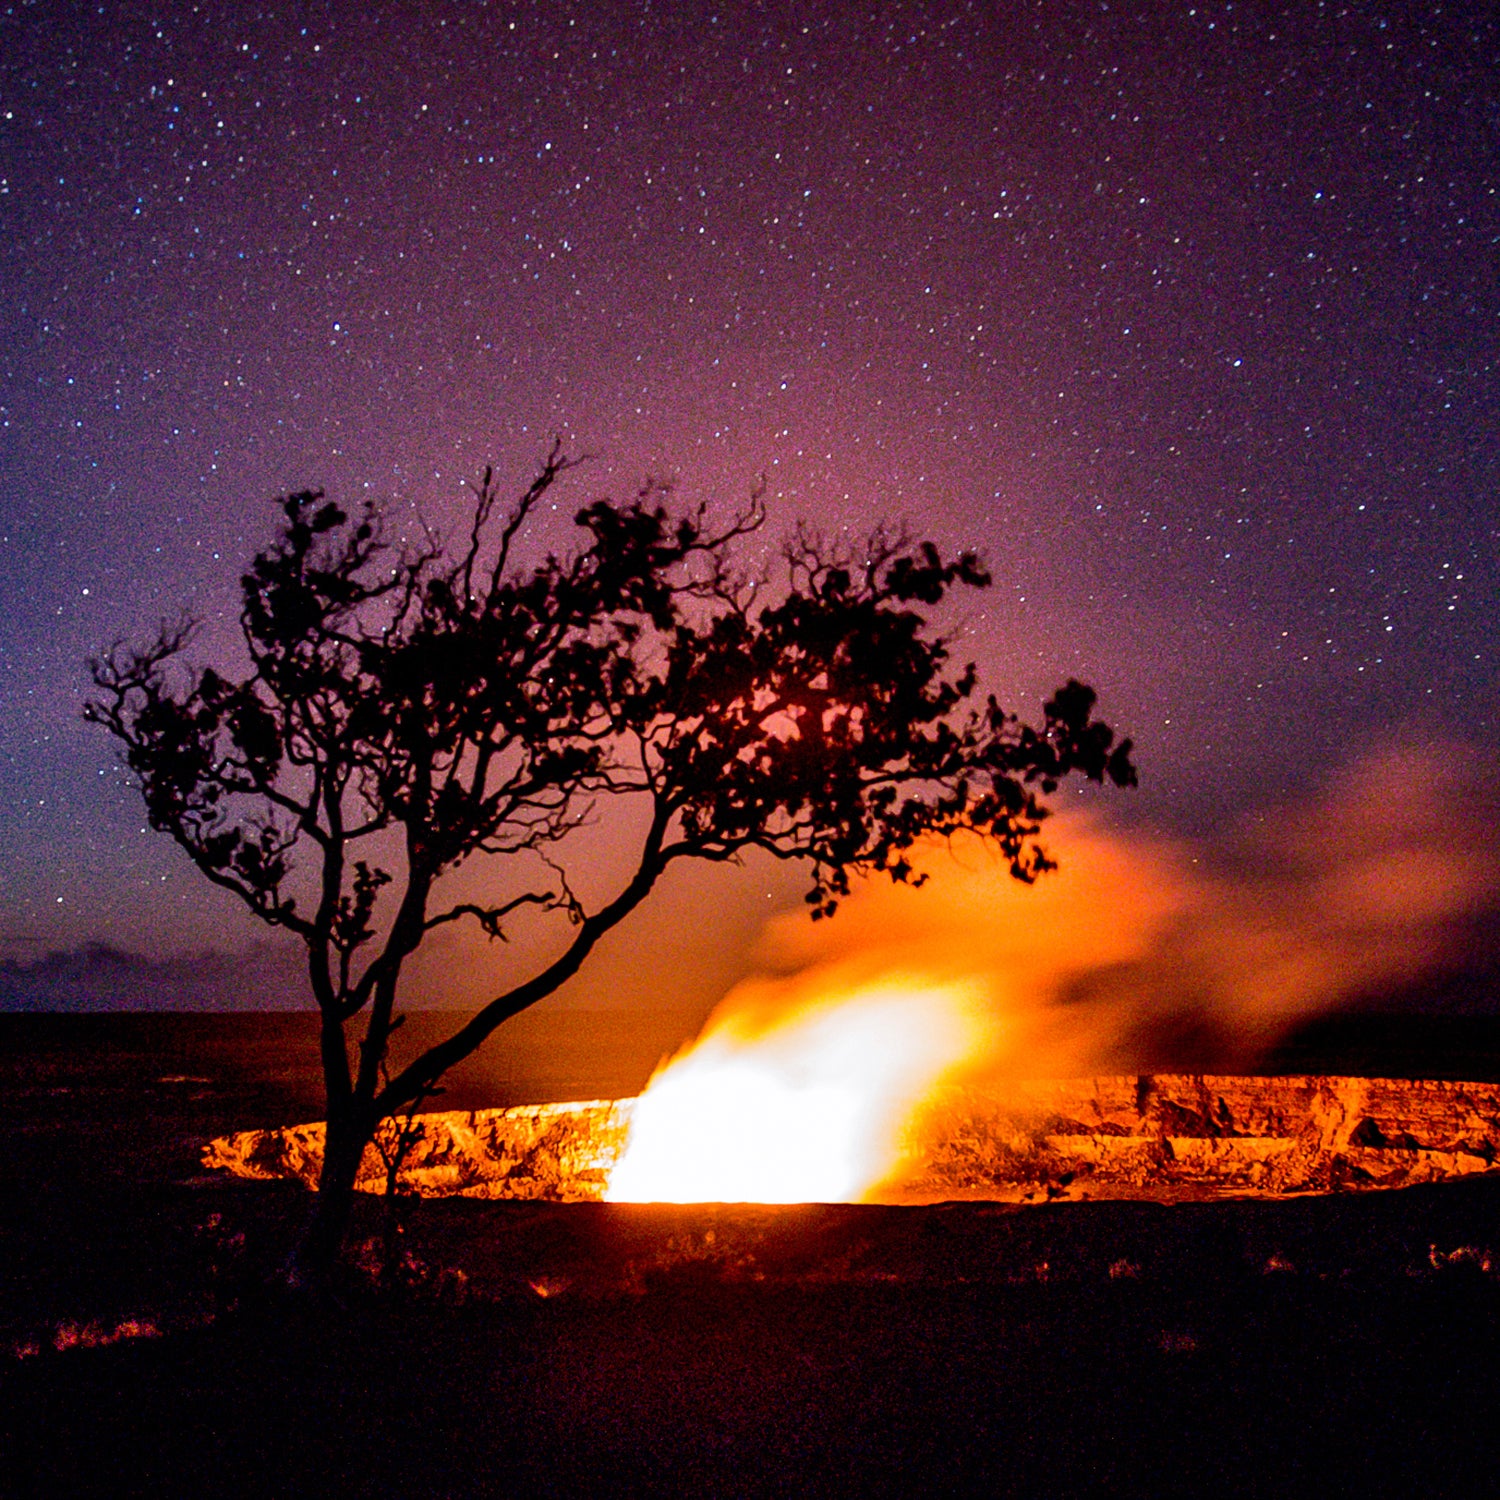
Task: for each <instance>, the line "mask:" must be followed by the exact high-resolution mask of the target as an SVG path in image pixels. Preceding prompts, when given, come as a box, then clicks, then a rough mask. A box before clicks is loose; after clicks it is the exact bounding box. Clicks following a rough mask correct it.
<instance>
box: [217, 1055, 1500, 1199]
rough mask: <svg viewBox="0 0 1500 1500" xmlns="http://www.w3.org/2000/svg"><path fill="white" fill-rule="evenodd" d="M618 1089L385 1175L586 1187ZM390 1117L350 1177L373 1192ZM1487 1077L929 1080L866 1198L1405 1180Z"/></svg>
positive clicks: (291, 1167) (1471, 1164) (488, 1124)
mask: <svg viewBox="0 0 1500 1500" xmlns="http://www.w3.org/2000/svg"><path fill="white" fill-rule="evenodd" d="M634 1105H635V1101H634V1100H633V1099H615V1100H589V1101H586V1102H582V1103H571V1104H539V1105H523V1106H520V1107H518V1108H512V1109H487V1110H473V1111H448V1112H445V1113H439V1114H429V1115H419V1116H416V1117H415V1118H414V1120H413V1121H412V1122H411V1126H410V1128H409V1129H408V1130H407V1131H406V1132H405V1134H406V1136H407V1142H406V1149H405V1152H404V1155H403V1156H402V1160H401V1166H400V1176H399V1184H400V1190H401V1191H405V1192H408V1193H413V1194H418V1195H421V1196H424V1197H447V1196H453V1195H459V1196H464V1197H473V1198H522V1199H546V1200H550V1201H555V1202H579V1201H588V1200H597V1199H599V1198H601V1197H602V1196H603V1194H604V1191H605V1187H606V1185H607V1183H608V1179H609V1173H610V1170H611V1168H612V1167H613V1166H614V1164H615V1162H616V1160H617V1159H618V1158H619V1155H620V1152H621V1151H622V1150H623V1148H624V1144H625V1140H626V1136H627V1133H628V1131H629V1126H630V1119H631V1115H632V1112H633V1109H634ZM395 1142H396V1130H395V1127H394V1125H393V1124H392V1123H391V1122H387V1126H386V1128H385V1131H384V1133H383V1136H382V1138H381V1140H379V1141H378V1142H377V1143H376V1144H375V1145H372V1146H371V1147H369V1148H368V1149H367V1150H366V1152H365V1158H364V1161H363V1163H362V1164H361V1169H360V1174H359V1179H358V1182H357V1184H356V1185H357V1186H358V1187H359V1188H360V1189H361V1190H362V1191H365V1192H374V1193H382V1192H384V1191H385V1190H386V1185H387V1181H388V1176H389V1159H390V1153H391V1150H392V1148H393V1146H394V1145H395ZM1497 1154H1500V1084H1491V1083H1447V1082H1434V1081H1429V1080H1415V1081H1411V1080H1399V1079H1389V1078H1343V1077H1308V1076H1302V1077H1284V1078H1257V1077H1229V1076H1212V1075H1207V1074H1193V1075H1166V1074H1157V1075H1149V1074H1142V1075H1139V1076H1134V1075H1127V1076H1120V1077H1106V1078H1087V1079H1072V1080H1062V1081H1051V1082H1024V1083H1023V1082H1016V1083H1007V1084H1005V1085H1004V1086H1003V1087H996V1088H989V1089H984V1090H979V1089H962V1090H960V1089H950V1090H945V1091H943V1092H941V1093H940V1094H938V1095H936V1096H935V1097H934V1099H933V1100H932V1101H930V1102H929V1104H928V1105H927V1106H926V1107H925V1108H924V1109H923V1110H922V1111H921V1112H920V1113H919V1114H918V1115H917V1117H916V1118H915V1119H914V1120H913V1121H912V1123H911V1124H910V1126H909V1127H908V1130H907V1132H906V1138H905V1141H904V1153H903V1158H902V1166H901V1168H900V1170H899V1171H898V1172H897V1173H895V1174H893V1176H892V1177H891V1178H890V1179H889V1180H888V1181H887V1182H886V1183H885V1184H884V1185H883V1186H882V1187H881V1188H880V1189H879V1190H877V1191H876V1192H874V1193H872V1194H870V1195H869V1196H870V1198H871V1199H872V1200H873V1201H876V1202H887V1203H923V1202H929V1203H930V1202H942V1201H948V1200H953V1199H979V1200H991V1201H1002V1202H1027V1201H1039V1200H1046V1199H1060V1198H1075V1199H1076V1198H1150V1199H1167V1200H1176V1199H1183V1198H1204V1197H1276V1196H1282V1195H1287V1194H1294V1193H1315V1192H1336V1191H1350V1190H1359V1189H1368V1188H1392V1187H1403V1186H1406V1185H1408V1184H1413V1183H1418V1182H1433V1181H1437V1180H1439V1179H1442V1178H1447V1177H1457V1176H1464V1175H1468V1174H1472V1173H1477V1172H1487V1171H1490V1170H1492V1169H1493V1167H1494V1164H1495V1161H1496V1157H1497ZM322 1156H323V1126H322V1124H310V1125H296V1126H290V1127H287V1128H285V1129H282V1130H262V1131H243V1132H240V1133H238V1134H236V1135H230V1136H221V1137H219V1138H217V1139H215V1140H213V1141H210V1142H209V1144H208V1145H207V1146H206V1147H205V1148H204V1152H203V1162H204V1165H205V1166H208V1167H215V1168H221V1169H224V1170H227V1171H229V1172H232V1173H234V1174H235V1175H236V1176H240V1177H248V1178H263V1179H264V1178H286V1177H295V1178H297V1179H299V1180H301V1181H302V1182H303V1183H305V1184H306V1185H307V1186H309V1187H314V1186H316V1184H317V1178H318V1171H319V1168H320V1166H321V1164H322Z"/></svg>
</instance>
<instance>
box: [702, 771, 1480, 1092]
mask: <svg viewBox="0 0 1500 1500" xmlns="http://www.w3.org/2000/svg"><path fill="white" fill-rule="evenodd" d="M1497 827H1500V789H1497V785H1496V778H1495V776H1494V774H1493V770H1492V769H1491V768H1490V767H1488V766H1487V765H1486V764H1485V763H1484V762H1482V761H1481V760H1480V759H1479V758H1477V757H1476V756H1474V755H1471V754H1469V753H1466V752H1464V751H1461V750H1458V749H1453V748H1448V749H1439V750H1435V749H1432V748H1430V747H1429V748H1422V749H1412V748H1395V749H1391V750H1388V751H1386V752H1385V753H1383V754H1380V755H1378V756H1374V757H1371V758H1368V759H1366V760H1364V761H1363V762H1361V763H1359V764H1358V765H1356V766H1354V767H1353V768H1352V769H1350V770H1348V771H1347V772H1346V773H1344V774H1343V775H1342V776H1341V777H1340V778H1338V779H1337V780H1336V781H1335V782H1334V783H1333V784H1331V785H1329V786H1328V787H1326V788H1325V789H1324V790H1323V792H1322V793H1321V794H1320V795H1318V796H1317V797H1315V798H1312V799H1309V800H1307V801H1306V802H1304V803H1302V804H1300V805H1288V806H1283V807H1279V808H1274V809H1270V810H1268V811H1265V812H1263V813H1262V814H1260V815H1259V816H1258V817H1257V818H1256V819H1254V820H1253V821H1252V822H1251V823H1249V824H1247V825H1245V826H1242V827H1239V828H1237V829H1235V830H1232V831H1231V832H1230V833H1229V834H1228V836H1227V837H1226V838H1225V839H1224V840H1222V841H1221V842H1219V843H1217V844H1215V845H1214V846H1212V847H1196V846H1192V845H1188V844H1186V843H1183V842H1180V841H1171V840H1167V839H1164V838H1153V837H1151V836H1149V835H1146V834H1143V833H1139V832H1122V831H1119V830H1111V829H1110V828H1109V827H1107V826H1106V825H1105V824H1104V823H1103V822H1102V821H1100V820H1097V819H1090V818H1087V817H1081V816H1063V817H1058V818H1056V819H1054V820H1053V821H1052V822H1051V823H1050V824H1049V825H1048V829H1047V833H1048V843H1049V847H1050V849H1051V851H1052V853H1053V854H1054V856H1055V857H1056V858H1057V860H1058V862H1059V865H1060V868H1059V869H1058V870H1057V871H1056V872H1054V873H1052V874H1050V875H1047V876H1044V877H1043V878H1042V879H1041V880H1039V881H1038V882H1037V883H1036V884H1035V885H1034V886H1029V887H1028V886H1023V885H1020V884H1018V883H1017V882H1015V881H1014V880H1012V879H1011V878H1010V876H1009V874H1008V873H1007V871H1006V869H1005V868H1004V866H1003V865H1002V864H1001V863H1000V862H999V861H998V860H996V859H995V858H994V857H993V856H992V854H991V853H990V852H989V851H988V850H987V849H986V848H985V847H984V846H983V845H982V844H981V843H980V842H979V841H978V840H977V839H968V840H957V841H954V842H953V843H951V844H944V845H933V846H928V847H926V848H924V849H923V850H921V851H920V856H919V859H918V864H919V867H920V868H921V869H922V870H923V871H924V872H925V873H926V875H927V877H928V879H927V883H926V884H925V885H924V886H923V887H921V888H920V889H916V890H913V889H910V888H907V887H902V886H892V885H890V884H889V883H888V882H885V881H868V882H865V883H863V884H862V885H860V886H859V887H857V889H856V890H855V891H854V893H853V895H852V896H851V898H850V899H849V900H848V901H847V902H846V903H845V905H844V906H843V907H842V908H841V910H840V912H839V914H838V916H837V917H836V918H835V919H834V920H833V921H832V922H824V923H818V924H810V923H808V922H807V920H806V919H805V918H804V917H800V916H795V917H784V918H780V919H778V920H776V921H774V922H773V923H771V924H770V925H769V926H768V928H767V930H766V933H765V934H764V937H763V939H762V946H761V956H762V959H763V962H764V966H765V969H766V971H767V972H765V973H764V974H762V975H761V976H759V977H757V978H754V979H752V980H749V981H747V982H745V983H743V984H741V985H739V986H737V987H736V988H735V989H734V990H733V991H732V992H731V993H730V994H729V995H728V996H727V997H726V999H725V1000H724V1001H723V1002H722V1003H721V1005H720V1007H719V1008H718V1010H717V1011H716V1012H715V1014H714V1016H713V1017H712V1018H711V1019H710V1022H709V1027H708V1029H709V1030H714V1029H718V1028H721V1027H725V1026H728V1027H729V1028H730V1029H732V1030H733V1031H735V1032H737V1033H739V1034H740V1035H742V1036H743V1035H747V1034H753V1033H754V1032H756V1031H757V1030H760V1029H764V1028H765V1027H768V1026H770V1025H772V1024H774V1023H775V1022H776V1021H777V1020H778V1019H779V1018H782V1017H784V1016H786V1014H787V1013H788V1012H789V1011H792V1010H800V1009H803V1008H805V1007H807V1006H813V1005H818V1004H821V1003H826V1002H828V1001H831V1000H836V999H838V998H839V997H841V996H846V995H848V994H849V993H851V992H852V991H855V990H859V989H862V988H867V987H870V986H872V985H887V986H888V985H890V984H892V983H900V984H905V985H910V986H913V987H919V988H920V987H923V986H931V987H933V988H935V989H945V990H947V991H948V992H950V993H951V992H952V991H953V990H954V989H959V990H961V991H963V992H964V993H966V994H970V995H973V996H976V997H977V999H976V1000H975V1002H974V1003H975V1005H976V1006H977V1008H978V1010H979V1011H980V1013H981V1018H982V1020H983V1022H984V1026H983V1028H982V1029H983V1031H984V1033H985V1034H986V1035H987V1037H988V1042H987V1044H986V1045H985V1046H984V1047H983V1049H982V1052H981V1055H979V1056H977V1057H976V1058H975V1059H974V1060H973V1062H972V1065H971V1068H970V1071H971V1073H972V1074H975V1075H984V1076H987V1077H1000V1076H1032V1077H1038V1076H1052V1077H1065V1076H1079V1075H1084V1074H1090V1073H1105V1072H1115V1071H1132V1070H1135V1069H1146V1068H1156V1069H1166V1068H1169V1067H1191V1068H1196V1069H1212V1068H1222V1069H1234V1068H1245V1067H1248V1066H1252V1065H1253V1064H1254V1062H1255V1061H1256V1059H1257V1058H1258V1057H1260V1056H1262V1055H1263V1054H1264V1053H1265V1051H1266V1050H1267V1049H1268V1048H1269V1047H1271V1046H1273V1045H1274V1044H1275V1043H1276V1042H1277V1041H1278V1040H1279V1039H1280V1038H1282V1037H1283V1036H1284V1035H1286V1034H1287V1033H1288V1032H1290V1031H1291V1030H1293V1029H1294V1028H1295V1027H1296V1026H1297V1025H1298V1024H1300V1023H1302V1022H1304V1021H1306V1020H1309V1019H1311V1018H1313V1017H1314V1016H1317V1015H1319V1014H1321V1013H1324V1012H1328V1011H1331V1010H1335V1009H1339V1008H1344V1007H1350V1006H1354V1005H1357V1004H1364V1005H1372V1004H1373V1005H1380V1004H1384V1005H1393V1004H1396V1003H1400V1002H1402V1001H1403V1000H1409V999H1410V998H1411V996H1412V995H1413V994H1414V993H1416V994H1420V992H1421V987H1422V986H1424V985H1430V984H1432V983H1433V982H1435V981H1437V980H1438V979H1440V978H1441V977H1442V976H1444V975H1447V974H1451V973H1452V972H1453V971H1454V970H1455V969H1458V968H1461V967H1463V966H1464V965H1466V964H1468V965H1473V964H1474V963H1475V962H1476V960H1478V961H1480V962H1489V963H1491V964H1493V961H1494V953H1495V947H1496V944H1495V941H1494V935H1495V931H1496V922H1495V914H1496V912H1497V911H1500V859H1497V857H1496V852H1495V847H1494V845H1495V832H1496V829H1497ZM1497 1000H1500V997H1497Z"/></svg>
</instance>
